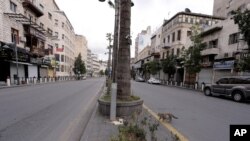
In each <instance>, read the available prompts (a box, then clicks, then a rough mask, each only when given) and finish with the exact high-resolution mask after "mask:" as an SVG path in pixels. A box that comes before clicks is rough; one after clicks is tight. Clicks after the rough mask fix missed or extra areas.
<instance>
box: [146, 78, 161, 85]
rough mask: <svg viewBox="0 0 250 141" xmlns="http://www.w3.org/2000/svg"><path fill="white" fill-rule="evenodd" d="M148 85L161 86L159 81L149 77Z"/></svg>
mask: <svg viewBox="0 0 250 141" xmlns="http://www.w3.org/2000/svg"><path fill="white" fill-rule="evenodd" d="M148 83H150V84H161V81H160V80H158V79H155V78H153V77H151V78H150V79H148Z"/></svg>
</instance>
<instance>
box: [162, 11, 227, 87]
mask: <svg viewBox="0 0 250 141" xmlns="http://www.w3.org/2000/svg"><path fill="white" fill-rule="evenodd" d="M222 19H223V18H220V17H215V16H210V15H205V14H200V13H192V12H191V11H190V10H188V9H186V10H185V12H179V13H177V14H175V15H174V16H173V17H172V18H170V19H169V20H166V21H165V22H164V23H163V25H162V36H161V39H162V40H161V47H162V48H163V50H162V52H161V59H164V58H167V57H169V56H170V55H174V56H177V57H180V55H181V53H182V50H185V49H188V48H189V47H190V46H192V44H191V42H190V36H191V33H192V31H191V27H192V26H194V25H198V26H201V27H202V28H204V27H209V26H211V25H214V24H216V23H218V22H219V21H220V20H222ZM176 69H177V70H176V73H175V75H174V78H173V80H175V81H177V82H183V81H191V80H187V79H188V78H185V76H184V72H185V71H184V67H180V66H177V67H176ZM193 81H195V80H193Z"/></svg>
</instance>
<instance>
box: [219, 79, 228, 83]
mask: <svg viewBox="0 0 250 141" xmlns="http://www.w3.org/2000/svg"><path fill="white" fill-rule="evenodd" d="M218 83H219V84H228V78H222V79H220V80H219V81H218Z"/></svg>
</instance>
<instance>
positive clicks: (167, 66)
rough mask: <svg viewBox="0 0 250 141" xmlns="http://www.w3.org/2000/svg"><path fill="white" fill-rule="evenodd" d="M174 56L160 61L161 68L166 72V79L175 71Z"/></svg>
mask: <svg viewBox="0 0 250 141" xmlns="http://www.w3.org/2000/svg"><path fill="white" fill-rule="evenodd" d="M175 66H176V57H175V56H170V57H168V58H167V59H164V60H163V61H162V70H163V72H164V73H167V74H168V79H170V78H171V76H172V75H174V74H175V71H176V68H175Z"/></svg>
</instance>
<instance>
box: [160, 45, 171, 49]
mask: <svg viewBox="0 0 250 141" xmlns="http://www.w3.org/2000/svg"><path fill="white" fill-rule="evenodd" d="M162 48H163V49H169V48H171V46H170V45H168V44H163V45H162Z"/></svg>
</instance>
